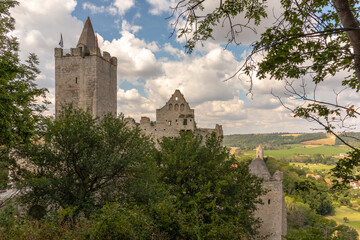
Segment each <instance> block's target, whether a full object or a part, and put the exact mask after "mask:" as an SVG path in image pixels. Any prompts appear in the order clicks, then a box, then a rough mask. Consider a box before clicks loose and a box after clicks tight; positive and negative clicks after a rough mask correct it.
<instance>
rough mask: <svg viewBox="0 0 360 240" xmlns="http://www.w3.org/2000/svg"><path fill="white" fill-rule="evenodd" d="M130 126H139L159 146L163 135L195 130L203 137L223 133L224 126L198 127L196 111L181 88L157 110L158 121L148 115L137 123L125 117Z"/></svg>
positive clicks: (172, 135) (175, 134)
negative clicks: (152, 120) (212, 127)
mask: <svg viewBox="0 0 360 240" xmlns="http://www.w3.org/2000/svg"><path fill="white" fill-rule="evenodd" d="M125 120H126V121H127V123H128V126H130V127H134V126H138V127H139V128H140V129H141V130H142V131H143V132H144V133H145V134H146V135H148V136H151V137H152V138H153V140H154V141H155V143H156V146H157V147H159V145H158V143H157V142H158V141H160V140H161V139H162V138H163V137H178V136H179V135H180V132H181V131H193V132H194V133H195V134H197V135H201V136H202V137H203V143H205V140H206V137H207V136H208V135H211V134H212V133H213V132H214V133H215V134H216V136H218V137H220V136H222V135H223V131H222V126H221V125H218V124H216V126H215V128H214V129H211V128H197V127H196V123H195V111H194V109H191V108H190V105H189V103H188V102H187V101H186V100H185V98H184V96H183V95H182V93H181V92H180V90H178V89H177V90H175V92H174V94H173V95H172V96H171V97H170V99H169V101H167V102H166V104H165V106H163V107H162V108H160V109H157V110H156V122H151V121H150V119H149V118H148V117H141V120H140V123H136V122H135V120H134V119H133V118H126V119H125Z"/></svg>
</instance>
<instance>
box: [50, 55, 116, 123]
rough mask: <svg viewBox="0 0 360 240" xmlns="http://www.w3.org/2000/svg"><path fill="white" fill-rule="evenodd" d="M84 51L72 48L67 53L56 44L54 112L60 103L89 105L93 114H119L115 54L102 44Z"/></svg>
mask: <svg viewBox="0 0 360 240" xmlns="http://www.w3.org/2000/svg"><path fill="white" fill-rule="evenodd" d="M88 54H89V55H84V53H83V52H82V48H72V49H71V52H70V53H68V54H63V49H61V48H55V93H56V94H55V113H56V114H57V113H58V112H59V110H60V109H61V105H63V104H67V103H71V102H72V103H73V105H74V107H78V108H81V109H84V110H87V109H89V111H90V112H91V113H92V114H93V116H101V115H103V114H105V113H107V112H112V113H114V114H116V89H117V87H116V67H117V61H116V58H111V57H110V54H108V53H106V52H105V53H104V56H101V53H100V50H99V48H93V49H90V51H89V53H88Z"/></svg>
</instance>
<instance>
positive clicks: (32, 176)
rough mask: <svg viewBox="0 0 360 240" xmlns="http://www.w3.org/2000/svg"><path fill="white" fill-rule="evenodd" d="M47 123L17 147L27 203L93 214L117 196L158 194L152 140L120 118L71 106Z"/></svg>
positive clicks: (142, 198) (140, 198) (130, 198)
mask: <svg viewBox="0 0 360 240" xmlns="http://www.w3.org/2000/svg"><path fill="white" fill-rule="evenodd" d="M43 127H44V129H43V131H41V132H39V137H38V139H34V141H32V142H30V143H28V144H26V145H23V146H20V147H19V148H18V149H17V151H16V157H21V158H23V159H26V169H27V170H28V171H26V170H25V169H22V171H19V172H20V173H21V175H22V176H21V177H22V178H23V180H22V181H21V182H20V184H19V185H18V187H19V188H23V189H27V190H26V193H25V194H24V195H22V199H24V202H26V203H27V204H31V205H34V204H37V205H42V206H51V207H54V208H57V207H61V208H67V207H76V211H77V212H84V213H86V215H89V213H91V212H92V211H94V210H96V209H97V208H99V207H101V206H103V205H104V204H105V203H106V202H108V201H114V200H115V199H117V198H119V199H123V200H127V201H135V202H146V201H148V200H149V198H151V196H154V194H156V191H154V189H152V183H153V182H152V181H153V180H154V175H156V174H155V173H154V172H153V170H154V161H153V160H152V156H153V151H154V147H153V143H152V142H150V140H149V139H148V138H147V137H145V136H144V135H143V134H142V133H141V132H140V130H139V129H138V128H134V129H130V128H127V127H126V123H125V122H124V120H123V118H122V117H120V118H116V117H113V116H111V115H106V116H104V117H103V118H101V119H99V118H95V119H94V118H92V116H91V114H90V113H89V112H84V111H82V110H76V109H73V108H72V106H68V107H66V108H64V109H63V110H62V112H61V113H60V114H59V115H58V117H57V118H56V119H52V118H48V119H46V121H45V123H44V126H43ZM138 146H141V149H139V148H138ZM154 182H155V180H154ZM145 186H148V187H145ZM140 188H141V189H142V190H143V191H140ZM149 195H151V196H149Z"/></svg>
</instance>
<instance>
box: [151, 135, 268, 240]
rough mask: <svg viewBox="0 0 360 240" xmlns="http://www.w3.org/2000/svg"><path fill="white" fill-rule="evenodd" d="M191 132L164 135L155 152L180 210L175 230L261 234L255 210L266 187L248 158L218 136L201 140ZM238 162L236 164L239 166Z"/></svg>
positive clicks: (209, 235)
mask: <svg viewBox="0 0 360 240" xmlns="http://www.w3.org/2000/svg"><path fill="white" fill-rule="evenodd" d="M201 143H202V139H201V137H199V136H194V135H193V133H191V132H189V133H181V135H180V138H164V139H163V141H162V142H161V144H160V145H161V148H162V150H161V151H160V152H159V154H158V156H157V161H158V164H159V167H160V179H161V180H162V181H163V182H164V183H165V186H166V188H167V190H168V191H169V193H170V195H171V196H172V197H174V198H175V207H176V209H177V212H180V213H181V215H182V216H181V219H180V226H181V228H180V229H179V230H178V231H179V232H178V233H176V235H178V236H179V237H180V236H181V238H185V239H195V238H200V239H218V238H221V239H242V238H244V237H246V238H249V237H250V238H252V237H253V236H255V235H256V233H257V228H258V226H259V225H258V224H259V222H258V219H255V218H254V216H253V215H252V214H253V213H254V211H255V210H256V206H255V205H256V204H257V203H260V201H261V200H260V199H259V198H258V197H259V196H260V195H261V194H262V193H263V190H262V189H261V180H260V179H258V178H256V177H255V176H253V175H250V174H249V169H248V163H238V162H237V161H236V160H235V158H234V157H233V156H229V153H228V152H227V150H226V148H224V147H222V146H221V145H220V142H219V140H218V139H216V137H215V135H212V136H211V137H210V138H208V139H207V140H206V144H205V146H203V145H201ZM235 166H237V167H235Z"/></svg>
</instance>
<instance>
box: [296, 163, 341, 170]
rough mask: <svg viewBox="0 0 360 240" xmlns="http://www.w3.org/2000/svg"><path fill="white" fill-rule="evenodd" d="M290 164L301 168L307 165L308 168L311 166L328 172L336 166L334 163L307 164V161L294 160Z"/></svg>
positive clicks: (311, 168) (313, 168) (312, 168)
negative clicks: (296, 161)
mask: <svg viewBox="0 0 360 240" xmlns="http://www.w3.org/2000/svg"><path fill="white" fill-rule="evenodd" d="M290 165H292V166H297V167H300V168H303V167H306V168H309V169H310V170H318V171H326V172H328V171H329V170H330V169H332V168H334V167H335V166H334V165H325V164H320V163H317V164H311V163H309V164H306V163H294V162H292V163H290Z"/></svg>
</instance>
